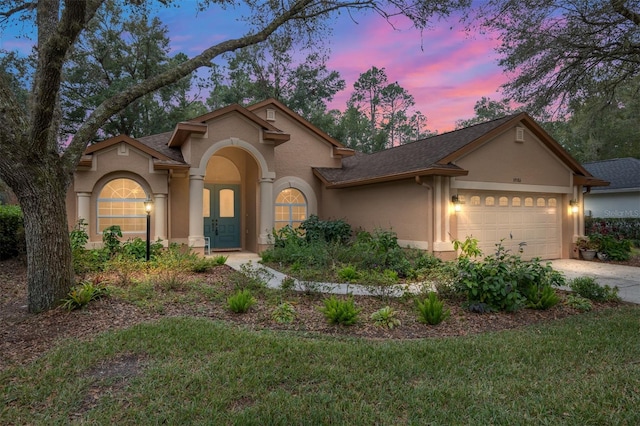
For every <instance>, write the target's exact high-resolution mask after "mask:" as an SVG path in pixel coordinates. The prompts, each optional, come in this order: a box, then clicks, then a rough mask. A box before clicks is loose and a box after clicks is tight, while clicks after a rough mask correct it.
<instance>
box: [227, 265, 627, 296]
mask: <svg viewBox="0 0 640 426" xmlns="http://www.w3.org/2000/svg"><path fill="white" fill-rule="evenodd" d="M219 254H224V255H225V256H229V257H228V259H227V265H229V266H231V267H232V268H234V269H236V270H240V268H241V266H242V265H243V264H247V263H249V262H251V264H252V265H253V266H254V267H255V268H261V267H262V265H260V264H259V261H260V256H258V255H257V254H256V253H250V252H229V253H219ZM551 265H552V267H553V269H556V270H558V271H560V272H562V273H563V274H564V276H565V277H566V278H567V280H570V279H573V278H576V277H582V276H590V277H593V278H595V279H596V280H597V281H598V283H599V284H600V285H608V286H610V287H618V289H619V293H618V295H619V296H620V298H621V299H622V300H623V301H625V302H631V303H637V304H640V268H638V267H634V266H623V265H615V264H611V263H605V262H591V261H585V260H575V259H559V260H554V261H552V262H551ZM266 269H267V270H268V272H269V276H268V277H266V281H267V286H268V287H271V288H279V287H280V285H281V284H282V280H283V279H284V278H285V277H286V276H285V275H284V274H282V273H280V272H278V271H274V270H273V269H270V268H266ZM308 285H310V284H309V283H300V282H297V283H296V289H298V290H305V289H308V288H305V286H308ZM313 285H314V289H316V290H321V291H323V292H326V293H335V294H348V293H351V294H355V295H366V294H371V290H372V288H371V287H366V286H358V285H354V284H336V283H314V284H313ZM420 287H421V286H406V287H405V286H398V288H397V293H398V295H401V294H402V293H403V292H404V291H409V292H416V291H419V289H420ZM386 290H387V291H386V292H385V294H387V295H390V296H391V295H393V293H395V292H392V294H389V291H388V289H386Z"/></svg>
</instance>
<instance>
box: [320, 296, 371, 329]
mask: <svg viewBox="0 0 640 426" xmlns="http://www.w3.org/2000/svg"><path fill="white" fill-rule="evenodd" d="M322 303H323V304H324V306H323V307H321V308H320V312H322V313H323V314H324V316H325V318H326V319H327V321H329V323H330V324H340V325H353V324H355V323H356V321H357V320H358V315H359V314H360V311H361V309H358V308H356V306H355V303H354V301H353V298H352V297H349V298H348V299H347V300H341V299H338V298H337V297H336V296H334V295H332V296H331V297H329V298H326V299H324V300H323V301H322Z"/></svg>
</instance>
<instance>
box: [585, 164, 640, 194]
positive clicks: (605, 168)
mask: <svg viewBox="0 0 640 426" xmlns="http://www.w3.org/2000/svg"><path fill="white" fill-rule="evenodd" d="M583 166H584V168H585V169H587V170H588V171H589V173H591V174H592V175H593V176H595V177H597V178H599V179H603V180H606V181H609V182H611V183H610V185H609V186H607V187H606V188H598V189H596V188H594V189H593V190H594V191H607V190H616V189H630V188H640V160H639V159H637V158H631V157H627V158H614V159H611V160H602V161H594V162H591V163H584V164H583Z"/></svg>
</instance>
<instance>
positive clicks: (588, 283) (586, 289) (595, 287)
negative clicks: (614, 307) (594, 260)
mask: <svg viewBox="0 0 640 426" xmlns="http://www.w3.org/2000/svg"><path fill="white" fill-rule="evenodd" d="M569 288H571V290H573V291H575V292H576V293H578V294H579V295H580V296H582V297H584V298H587V299H589V300H595V301H597V302H606V301H612V300H618V287H614V288H611V287H609V286H608V285H605V286H600V285H599V284H598V282H597V281H596V280H595V278H592V277H578V278H574V279H573V280H571V282H570V283H569Z"/></svg>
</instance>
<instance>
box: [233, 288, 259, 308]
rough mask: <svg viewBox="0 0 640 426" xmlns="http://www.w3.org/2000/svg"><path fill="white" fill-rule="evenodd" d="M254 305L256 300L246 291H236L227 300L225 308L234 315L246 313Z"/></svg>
mask: <svg viewBox="0 0 640 426" xmlns="http://www.w3.org/2000/svg"><path fill="white" fill-rule="evenodd" d="M255 303H256V299H255V298H254V297H253V296H252V295H251V292H250V291H249V290H247V289H244V290H238V291H237V292H236V293H235V294H233V295H232V296H229V297H228V298H227V307H228V308H229V309H230V310H231V311H232V312H235V313H236V314H242V313H245V312H247V311H248V310H249V308H251V307H252V306H253V305H255Z"/></svg>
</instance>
